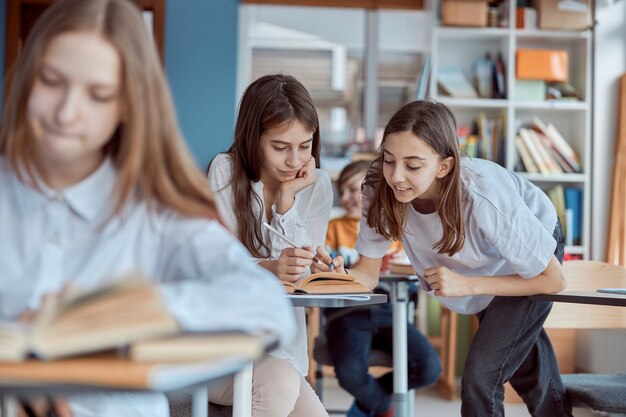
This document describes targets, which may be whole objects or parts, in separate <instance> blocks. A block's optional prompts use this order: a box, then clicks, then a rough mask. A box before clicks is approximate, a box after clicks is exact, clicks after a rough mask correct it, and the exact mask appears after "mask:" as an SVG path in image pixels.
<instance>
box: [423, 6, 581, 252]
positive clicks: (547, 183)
mask: <svg viewBox="0 0 626 417" xmlns="http://www.w3.org/2000/svg"><path fill="white" fill-rule="evenodd" d="M441 1H442V0H434V3H433V10H434V11H435V12H434V13H433V14H434V16H435V17H434V24H433V31H432V39H431V42H432V45H431V64H432V76H431V77H430V81H429V82H430V85H429V91H430V96H431V97H432V98H434V99H435V100H438V101H440V102H442V103H444V104H446V105H447V106H448V107H449V108H450V109H451V110H452V111H453V113H454V114H455V117H456V118H457V123H458V125H459V126H471V125H472V123H473V122H474V120H476V118H477V117H478V115H479V114H480V113H483V114H485V115H486V117H487V118H488V119H498V118H499V117H501V115H503V116H504V117H505V118H506V123H505V126H504V128H503V134H502V137H503V141H502V142H501V143H502V146H503V148H504V149H503V160H502V161H501V163H502V165H503V166H505V167H506V168H507V169H509V170H511V171H515V172H519V175H520V176H522V177H525V178H527V179H528V180H530V181H531V182H533V183H535V184H536V185H537V186H539V187H540V188H541V189H542V190H544V191H545V192H549V191H550V190H551V189H553V188H554V187H556V186H562V187H563V188H565V189H567V188H574V189H577V190H580V191H582V212H581V222H580V242H576V244H570V245H568V246H567V247H566V253H568V254H571V255H580V256H582V257H583V258H584V259H589V258H590V255H591V254H590V250H591V242H590V238H591V225H590V219H591V216H590V208H591V199H590V197H591V144H592V137H591V134H592V133H591V132H592V130H591V112H592V106H591V99H592V96H593V94H592V79H591V76H592V70H591V68H592V67H591V65H592V44H593V31H592V30H583V31H560V30H541V29H517V28H516V27H515V23H516V5H517V1H516V0H504V2H505V6H506V7H505V10H506V12H505V13H506V14H507V15H508V22H507V23H506V26H505V27H484V28H470V27H451V26H443V25H442V24H441V18H440V17H439V16H440V10H441V7H440V6H441ZM505 20H506V19H505ZM518 49H551V50H557V49H558V50H565V51H566V52H567V54H568V58H569V69H568V76H569V77H568V80H569V81H568V82H569V83H570V84H571V85H572V86H573V87H574V88H575V90H576V92H577V93H578V95H579V97H580V99H579V100H576V101H565V100H562V101H556V100H553V101H532V100H520V99H515V98H514V97H515V87H516V86H515V79H516V69H515V66H516V65H515V64H516V51H517V50H518ZM486 52H489V53H490V54H491V55H492V56H495V55H496V54H497V53H501V54H502V58H503V61H504V66H505V70H504V78H505V80H506V93H507V94H506V97H505V98H503V99H494V98H471V99H469V98H455V97H451V96H450V95H448V94H447V93H446V91H445V90H443V89H442V88H441V87H440V85H439V82H438V77H437V74H438V71H439V70H440V69H444V68H450V67H456V68H458V69H460V70H461V71H462V72H463V74H464V75H465V76H466V77H467V78H468V79H469V80H470V81H472V82H473V80H472V74H473V65H474V63H475V62H476V60H477V59H479V58H482V57H484V56H485V53H486ZM534 117H539V118H540V119H541V120H542V121H543V122H545V123H546V124H547V123H552V124H553V125H554V126H555V127H556V129H557V130H558V131H559V132H560V133H561V135H562V136H563V137H564V138H565V140H566V141H567V142H568V143H569V145H570V146H571V147H572V148H573V149H574V151H575V152H576V153H577V155H578V157H579V158H580V163H581V165H582V172H580V173H563V174H549V175H548V174H541V173H528V172H524V171H525V170H524V167H523V165H522V164H521V163H520V160H521V159H520V155H519V153H518V150H517V148H516V144H515V138H516V136H517V135H518V132H519V128H520V127H521V126H527V125H528V124H529V123H530V122H531V121H532V120H533V118H534ZM570 243H571V242H570Z"/></svg>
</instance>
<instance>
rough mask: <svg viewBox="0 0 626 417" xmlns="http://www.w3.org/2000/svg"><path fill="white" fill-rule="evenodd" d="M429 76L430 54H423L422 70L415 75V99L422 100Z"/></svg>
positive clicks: (426, 89)
mask: <svg viewBox="0 0 626 417" xmlns="http://www.w3.org/2000/svg"><path fill="white" fill-rule="evenodd" d="M429 77H430V54H424V58H423V61H422V70H421V71H420V73H419V75H418V77H417V89H416V90H415V100H424V99H425V98H426V94H427V92H428V78H429Z"/></svg>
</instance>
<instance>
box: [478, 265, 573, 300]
mask: <svg viewBox="0 0 626 417" xmlns="http://www.w3.org/2000/svg"><path fill="white" fill-rule="evenodd" d="M466 278H467V280H468V286H469V287H470V288H471V290H472V293H473V294H474V295H499V296H524V295H534V294H545V293H555V292H560V291H563V290H564V289H565V286H566V282H565V278H564V277H563V274H562V273H561V266H560V265H559V263H558V261H557V260H556V258H555V257H552V260H551V261H550V263H549V264H548V266H547V267H546V269H545V270H544V271H543V272H542V273H541V274H539V275H537V276H536V277H533V278H523V277H521V276H519V275H501V276H492V277H481V276H474V277H466Z"/></svg>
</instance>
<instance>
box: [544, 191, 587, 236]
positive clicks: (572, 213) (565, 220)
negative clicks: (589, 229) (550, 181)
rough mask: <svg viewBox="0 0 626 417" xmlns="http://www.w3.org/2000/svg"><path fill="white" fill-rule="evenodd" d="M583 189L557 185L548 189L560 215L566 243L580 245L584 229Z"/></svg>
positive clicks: (549, 195)
mask: <svg viewBox="0 0 626 417" xmlns="http://www.w3.org/2000/svg"><path fill="white" fill-rule="evenodd" d="M582 193H583V192H582V189H580V188H576V187H563V186H561V185H557V186H556V187H553V188H552V189H551V190H549V191H548V197H550V200H551V201H552V204H553V205H554V208H555V209H556V213H557V215H558V216H559V220H560V221H561V225H562V227H563V233H564V235H565V245H567V246H574V245H580V242H581V230H582V207H583V201H582V195H583V194H582Z"/></svg>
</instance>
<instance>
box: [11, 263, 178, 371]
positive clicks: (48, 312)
mask: <svg viewBox="0 0 626 417" xmlns="http://www.w3.org/2000/svg"><path fill="white" fill-rule="evenodd" d="M177 331H178V325H177V323H176V321H175V320H174V318H173V317H172V315H171V314H170V313H169V312H168V310H167V309H166V307H165V305H164V303H163V301H162V300H161V297H160V294H159V293H158V291H157V289H156V288H155V287H154V286H153V285H152V284H151V283H150V282H149V281H148V280H147V279H145V278H143V277H141V276H140V275H138V274H133V275H129V276H126V277H124V278H122V279H120V280H116V281H115V282H113V283H109V284H107V285H105V286H101V287H98V288H95V289H92V290H89V291H85V292H82V293H80V294H74V295H71V296H67V297H62V298H56V299H54V300H52V301H50V302H46V303H44V306H43V307H42V308H41V310H40V312H39V313H38V314H37V315H36V317H35V319H34V320H33V322H32V323H30V324H18V323H15V322H11V323H2V324H0V361H2V360H8V361H20V360H22V359H24V358H26V357H27V356H29V355H34V356H36V357H38V358H41V359H54V358H60V357H67V356H73V355H79V354H85V353H90V352H97V351H103V350H107V349H112V348H119V347H123V346H127V345H129V344H130V343H132V342H134V341H138V340H142V339H147V338H152V337H159V336H165V335H171V334H174V333H176V332H177Z"/></svg>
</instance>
